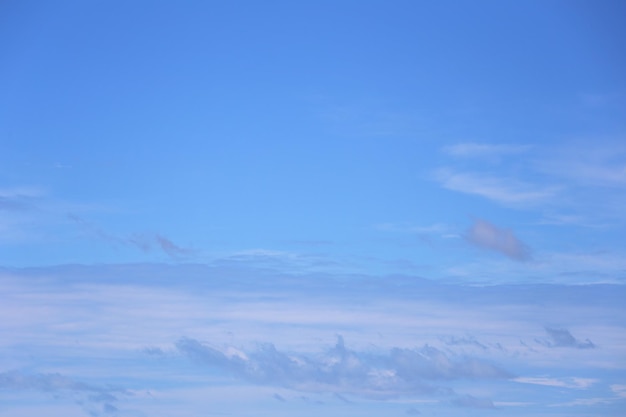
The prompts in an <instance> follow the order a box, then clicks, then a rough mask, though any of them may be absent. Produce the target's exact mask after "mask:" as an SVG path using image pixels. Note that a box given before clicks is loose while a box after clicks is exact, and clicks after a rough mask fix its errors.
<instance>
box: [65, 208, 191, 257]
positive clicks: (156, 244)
mask: <svg viewBox="0 0 626 417" xmlns="http://www.w3.org/2000/svg"><path fill="white" fill-rule="evenodd" d="M67 217H68V219H70V220H71V221H72V222H74V223H75V224H77V225H78V226H80V227H81V229H83V230H84V231H86V232H87V233H88V234H90V235H92V236H94V237H96V238H98V239H100V240H102V241H105V242H108V243H111V244H114V245H123V246H131V247H134V248H137V249H139V250H141V251H142V252H150V251H151V250H152V249H153V248H157V249H159V250H161V251H162V252H163V253H165V254H166V255H168V256H169V257H171V258H173V259H179V258H181V257H185V256H188V255H191V254H193V251H192V250H191V249H187V248H184V247H182V246H179V245H177V244H175V243H174V242H172V241H171V240H170V239H169V238H167V237H165V236H163V235H161V234H155V235H151V234H133V235H131V236H128V237H124V236H118V235H115V234H112V233H109V232H107V231H105V230H104V229H102V228H101V227H99V226H98V225H96V224H95V223H92V222H90V221H87V220H85V219H83V218H82V217H80V216H77V215H75V214H72V213H70V214H68V215H67Z"/></svg>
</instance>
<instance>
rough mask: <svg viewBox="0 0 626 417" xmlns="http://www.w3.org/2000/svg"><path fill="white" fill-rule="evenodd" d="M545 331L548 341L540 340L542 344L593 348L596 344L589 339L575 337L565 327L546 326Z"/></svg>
mask: <svg viewBox="0 0 626 417" xmlns="http://www.w3.org/2000/svg"><path fill="white" fill-rule="evenodd" d="M545 330H546V333H548V336H550V340H549V341H540V343H542V344H543V345H544V346H550V347H572V348H577V349H593V348H595V347H596V345H595V344H594V343H593V342H592V341H591V340H589V339H586V340H585V341H584V342H581V341H579V340H578V339H576V338H575V337H574V336H572V334H571V333H570V332H569V330H567V329H560V328H554V327H546V328H545Z"/></svg>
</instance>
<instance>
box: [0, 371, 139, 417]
mask: <svg viewBox="0 0 626 417" xmlns="http://www.w3.org/2000/svg"><path fill="white" fill-rule="evenodd" d="M0 390H3V391H35V392H42V393H49V394H53V395H54V396H55V397H63V396H67V397H70V398H72V399H73V400H74V401H75V403H76V404H78V405H80V406H81V407H82V408H83V409H84V410H85V412H86V413H88V414H89V415H90V416H92V417H97V416H101V415H115V414H116V413H117V411H118V408H117V407H116V406H115V405H114V404H115V403H116V402H117V401H118V400H119V398H120V396H127V395H129V393H128V392H127V391H126V390H123V389H120V388H112V387H101V386H96V385H92V384H87V383H85V382H81V381H77V380H74V379H72V378H69V377H66V376H63V375H61V374H58V373H38V374H27V373H23V372H17V371H9V372H3V373H0Z"/></svg>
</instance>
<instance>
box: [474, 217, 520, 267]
mask: <svg viewBox="0 0 626 417" xmlns="http://www.w3.org/2000/svg"><path fill="white" fill-rule="evenodd" d="M465 239H466V240H467V241H468V242H470V243H471V244H473V245H476V246H479V247H481V248H484V249H489V250H492V251H495V252H498V253H501V254H503V255H505V256H508V257H509V258H511V259H513V260H516V261H528V260H529V259H530V258H531V256H530V249H529V248H528V246H527V245H526V244H525V243H524V242H522V241H521V240H519V239H518V238H517V237H515V235H514V234H513V232H511V231H510V230H508V229H502V228H499V227H497V226H495V225H494V224H492V223H489V222H488V221H486V220H481V219H478V220H476V221H475V222H474V224H473V225H472V227H470V228H469V230H468V231H467V233H466V234H465Z"/></svg>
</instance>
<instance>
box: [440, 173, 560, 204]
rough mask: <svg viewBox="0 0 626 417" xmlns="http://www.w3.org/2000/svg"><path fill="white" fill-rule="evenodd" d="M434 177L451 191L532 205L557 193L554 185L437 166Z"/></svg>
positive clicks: (509, 202) (508, 202)
mask: <svg viewBox="0 0 626 417" xmlns="http://www.w3.org/2000/svg"><path fill="white" fill-rule="evenodd" d="M435 178H436V180H437V181H439V183H440V184H441V185H442V186H443V187H444V188H447V189H449V190H452V191H458V192H462V193H465V194H474V195H478V196H481V197H484V198H487V199H489V200H493V201H495V202H497V203H500V204H503V205H510V206H532V205H536V204H539V203H543V202H546V201H548V200H550V199H552V198H554V197H555V196H556V193H557V189H556V188H555V187H545V186H537V185H534V184H531V183H527V182H523V181H520V180H517V179H513V178H507V177H504V176H494V175H486V174H478V173H473V172H456V171H454V170H450V169H439V170H438V171H437V172H436V173H435Z"/></svg>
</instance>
